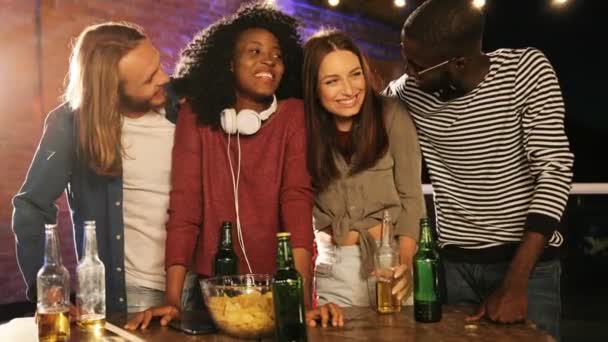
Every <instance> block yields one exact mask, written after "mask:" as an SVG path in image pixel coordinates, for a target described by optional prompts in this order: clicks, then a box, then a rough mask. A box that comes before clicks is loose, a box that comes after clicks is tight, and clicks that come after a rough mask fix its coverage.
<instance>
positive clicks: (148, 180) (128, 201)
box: [122, 111, 175, 291]
mask: <svg viewBox="0 0 608 342" xmlns="http://www.w3.org/2000/svg"><path fill="white" fill-rule="evenodd" d="M174 132H175V125H174V124H173V123H171V122H170V121H168V120H167V119H166V117H165V113H164V111H162V112H160V113H159V112H153V111H150V112H148V113H146V114H144V115H143V116H141V117H139V118H137V119H133V118H128V117H123V124H122V146H123V148H124V150H125V155H124V156H123V160H122V163H123V164H122V167H123V190H122V191H123V219H124V227H125V233H124V235H125V272H126V274H125V275H126V283H127V286H141V287H147V288H152V289H157V290H162V291H164V290H165V239H166V230H165V224H166V223H167V219H168V214H167V208H168V207H169V191H170V189H171V151H172V149H173V134H174Z"/></svg>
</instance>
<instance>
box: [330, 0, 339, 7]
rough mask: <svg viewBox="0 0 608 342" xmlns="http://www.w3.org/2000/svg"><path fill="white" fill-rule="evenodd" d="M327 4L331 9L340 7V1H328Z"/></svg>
mask: <svg viewBox="0 0 608 342" xmlns="http://www.w3.org/2000/svg"><path fill="white" fill-rule="evenodd" d="M327 3H328V4H329V6H331V7H336V6H338V5H339V4H340V0H327Z"/></svg>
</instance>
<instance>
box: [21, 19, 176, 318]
mask: <svg viewBox="0 0 608 342" xmlns="http://www.w3.org/2000/svg"><path fill="white" fill-rule="evenodd" d="M168 83H169V77H168V76H167V74H166V73H165V72H164V71H163V70H162V68H161V66H160V54H159V52H158V50H157V49H156V48H155V47H154V46H153V45H152V43H151V42H150V40H149V39H148V38H147V37H146V35H145V34H144V32H143V30H142V29H141V28H139V27H138V26H136V25H134V24H130V23H123V22H120V23H118V22H107V23H103V24H98V25H92V26H89V27H87V28H86V29H85V30H84V31H83V32H82V33H81V34H80V35H79V37H78V39H77V40H76V43H75V44H74V48H73V50H72V55H71V58H70V67H69V72H68V76H67V86H66V90H65V94H64V100H65V103H63V104H62V105H61V106H59V107H58V108H56V109H55V110H53V111H51V112H50V113H49V115H48V117H47V118H46V121H45V126H44V133H43V135H42V138H41V140H40V144H39V146H38V149H37V151H36V153H35V155H34V159H33V161H32V164H31V166H30V169H29V171H28V173H27V177H26V180H25V182H24V184H23V186H22V188H21V190H20V191H19V193H18V194H17V195H16V196H15V197H14V199H13V206H14V211H13V231H14V233H15V239H16V245H17V260H18V262H19V267H20V269H21V272H22V274H23V277H24V279H25V282H26V284H27V297H28V298H29V299H30V300H35V297H36V284H35V281H36V273H37V271H38V269H39V268H40V267H41V265H42V262H43V251H44V224H47V223H55V221H56V217H57V208H56V206H55V205H54V202H55V201H56V200H57V199H58V198H59V197H60V196H61V194H62V192H64V191H66V193H67V198H68V201H69V205H70V209H71V214H72V222H73V224H74V238H75V245H76V248H77V252H78V255H79V256H80V255H82V240H83V224H84V221H89V220H93V221H95V222H96V228H97V242H98V246H99V256H100V258H101V260H102V261H103V262H104V265H105V268H106V305H107V311H108V312H118V311H126V310H127V309H128V310H129V311H141V310H143V309H145V308H146V307H148V306H152V305H156V304H158V303H162V301H163V300H164V289H165V271H164V253H165V252H164V245H165V222H166V220H167V206H168V201H169V190H170V170H171V150H172V146H173V134H174V127H175V126H174V121H175V116H176V108H175V106H174V104H175V101H173V99H172V98H169V97H168V95H167V93H166V89H165V88H166V85H168Z"/></svg>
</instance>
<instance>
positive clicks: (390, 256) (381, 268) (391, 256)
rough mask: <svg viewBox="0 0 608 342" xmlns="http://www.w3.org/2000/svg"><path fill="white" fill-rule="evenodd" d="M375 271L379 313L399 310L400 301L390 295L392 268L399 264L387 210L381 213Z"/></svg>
mask: <svg viewBox="0 0 608 342" xmlns="http://www.w3.org/2000/svg"><path fill="white" fill-rule="evenodd" d="M374 264H375V271H376V272H375V273H376V280H377V282H376V308H377V310H378V312H379V313H383V314H384V313H393V312H399V311H401V302H400V301H399V300H398V299H397V298H396V297H395V296H393V295H392V293H391V292H392V289H393V286H394V285H395V277H394V269H395V267H397V266H399V253H397V251H396V250H395V247H394V243H393V225H392V223H391V218H390V215H389V213H388V210H385V211H384V213H383V215H382V240H381V243H380V247H378V249H377V250H376V253H375V255H374Z"/></svg>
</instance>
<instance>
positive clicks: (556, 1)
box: [552, 0, 568, 7]
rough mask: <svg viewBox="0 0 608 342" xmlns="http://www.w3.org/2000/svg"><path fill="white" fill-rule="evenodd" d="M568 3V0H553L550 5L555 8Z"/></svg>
mask: <svg viewBox="0 0 608 342" xmlns="http://www.w3.org/2000/svg"><path fill="white" fill-rule="evenodd" d="M567 3H568V0H553V1H552V4H553V6H555V7H560V6H564V5H566V4H567Z"/></svg>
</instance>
